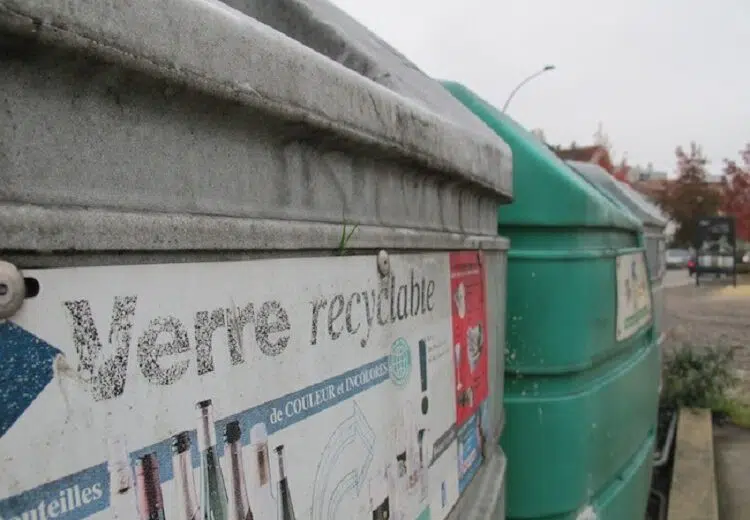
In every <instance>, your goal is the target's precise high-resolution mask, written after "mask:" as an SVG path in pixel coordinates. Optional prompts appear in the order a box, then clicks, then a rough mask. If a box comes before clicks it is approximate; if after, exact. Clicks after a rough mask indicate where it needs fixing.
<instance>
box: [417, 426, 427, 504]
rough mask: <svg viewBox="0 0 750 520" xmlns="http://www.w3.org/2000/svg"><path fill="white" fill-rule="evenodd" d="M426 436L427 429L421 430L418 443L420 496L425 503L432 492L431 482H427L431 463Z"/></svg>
mask: <svg viewBox="0 0 750 520" xmlns="http://www.w3.org/2000/svg"><path fill="white" fill-rule="evenodd" d="M426 434H427V430H426V429H425V428H420V430H419V432H418V433H417V442H418V443H419V479H418V480H419V485H420V488H419V495H420V499H421V501H423V502H424V501H425V500H427V495H428V494H429V492H430V490H429V481H428V480H427V477H428V472H429V465H430V461H429V459H428V451H427V447H428V446H427V440H426V439H425V436H426Z"/></svg>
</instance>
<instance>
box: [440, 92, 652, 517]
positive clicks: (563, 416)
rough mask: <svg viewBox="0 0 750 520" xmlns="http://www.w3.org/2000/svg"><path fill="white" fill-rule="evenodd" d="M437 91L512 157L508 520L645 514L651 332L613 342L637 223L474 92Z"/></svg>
mask: <svg viewBox="0 0 750 520" xmlns="http://www.w3.org/2000/svg"><path fill="white" fill-rule="evenodd" d="M443 86H444V87H445V88H446V89H448V90H449V91H450V92H451V93H452V94H453V95H454V96H455V97H456V98H457V99H458V100H459V101H461V102H462V103H463V104H464V105H465V106H466V107H467V108H469V109H470V110H471V111H472V112H474V114H475V115H477V116H478V117H479V118H480V119H481V120H483V121H484V122H485V123H486V124H487V125H488V126H489V127H491V128H492V129H493V130H494V131H495V132H496V133H497V134H498V135H499V136H500V137H502V138H503V140H505V142H507V143H508V145H509V146H510V147H511V149H512V151H513V182H514V187H513V194H514V202H513V204H511V205H509V206H504V207H503V208H502V209H500V211H499V214H498V228H499V233H500V234H501V235H503V236H506V237H508V238H510V241H511V249H510V254H509V259H508V271H507V275H508V278H507V280H508V285H507V298H508V300H507V309H506V316H505V318H503V319H506V327H507V329H506V338H507V345H506V351H505V401H504V402H505V409H506V421H505V426H504V431H503V436H502V438H501V444H502V446H503V449H504V450H505V452H506V454H507V456H508V474H507V479H508V480H507V515H508V518H513V519H522V518H524V519H526V518H528V519H532V518H534V519H545V520H552V519H571V520H575V519H581V518H586V519H588V518H596V519H597V520H637V519H640V518H643V517H644V515H645V511H646V504H647V501H648V494H649V487H650V482H651V465H652V456H653V455H652V454H653V449H654V441H655V430H656V418H657V407H658V384H659V353H658V348H657V346H656V344H655V337H654V336H655V335H654V329H653V324H652V322H649V323H648V324H646V325H644V326H643V327H642V328H641V329H640V330H638V331H636V332H635V333H634V334H632V335H631V336H630V337H628V338H627V339H625V340H623V341H621V342H618V341H617V340H616V334H615V329H616V321H617V318H616V312H617V284H616V257H617V256H618V255H622V254H627V253H633V252H643V251H644V239H643V227H642V224H641V222H640V221H639V220H638V219H636V218H635V217H634V216H633V215H632V214H631V213H630V212H627V211H624V210H623V208H622V206H620V205H618V204H616V203H615V202H614V201H613V200H612V199H611V198H609V197H607V196H605V195H603V194H602V193H601V192H600V191H599V190H598V189H597V188H596V187H595V186H594V185H593V184H591V183H590V182H589V181H587V180H586V179H584V178H583V177H581V176H580V175H579V174H578V173H576V172H574V171H573V170H572V169H571V168H569V167H568V166H567V165H566V164H565V163H564V162H562V161H561V160H560V159H559V158H557V156H555V155H554V153H552V151H550V150H549V149H548V148H547V147H546V146H545V145H544V144H543V143H542V142H541V141H539V140H538V139H537V138H536V137H535V136H534V135H533V134H531V133H530V132H527V131H526V130H525V129H523V128H521V127H520V126H519V125H517V124H516V123H515V122H514V121H512V120H511V119H510V118H508V117H507V116H505V115H504V114H502V113H501V112H500V111H498V110H497V109H495V108H494V107H492V106H491V105H489V104H488V103H487V102H485V101H483V100H482V99H480V98H479V97H478V96H476V95H475V94H474V93H472V92H471V91H470V90H468V89H467V88H465V87H463V86H462V85H459V84H457V83H453V82H444V83H443ZM582 513H583V514H582ZM586 513H589V514H586ZM579 515H580V516H579Z"/></svg>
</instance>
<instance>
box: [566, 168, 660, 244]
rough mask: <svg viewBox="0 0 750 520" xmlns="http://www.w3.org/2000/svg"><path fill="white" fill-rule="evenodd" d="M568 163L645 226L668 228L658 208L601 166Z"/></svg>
mask: <svg viewBox="0 0 750 520" xmlns="http://www.w3.org/2000/svg"><path fill="white" fill-rule="evenodd" d="M566 162H567V163H568V165H570V166H571V167H572V168H573V169H574V170H575V171H577V172H578V173H580V174H581V175H582V176H583V177H585V178H586V179H587V180H588V181H589V182H591V183H592V184H594V185H596V186H598V187H599V188H600V189H602V190H604V191H605V192H606V193H609V194H610V195H611V196H613V197H614V198H615V199H616V200H617V201H618V202H620V204H622V205H623V206H625V207H626V208H627V209H628V210H629V211H630V212H631V213H632V214H633V215H635V216H636V217H637V218H638V219H640V220H641V222H643V225H644V226H649V227H652V228H662V229H663V228H664V227H666V225H667V220H666V218H665V217H664V216H663V215H662V214H661V212H660V211H659V209H658V208H656V207H655V206H654V205H653V204H650V203H649V202H647V201H646V200H645V199H644V198H643V197H642V196H640V194H639V193H638V192H637V191H635V190H634V189H633V188H631V187H630V186H628V185H627V184H625V183H623V182H620V181H618V180H617V179H615V178H614V177H612V176H611V175H610V174H609V173H607V171H606V170H604V169H603V168H602V167H601V166H598V165H596V164H591V163H586V162H580V161H566Z"/></svg>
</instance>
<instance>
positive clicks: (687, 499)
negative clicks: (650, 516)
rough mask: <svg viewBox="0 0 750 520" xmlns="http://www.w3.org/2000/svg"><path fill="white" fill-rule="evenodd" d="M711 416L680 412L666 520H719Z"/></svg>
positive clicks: (686, 410) (695, 411) (706, 411)
mask: <svg viewBox="0 0 750 520" xmlns="http://www.w3.org/2000/svg"><path fill="white" fill-rule="evenodd" d="M718 518H719V508H718V500H717V496H716V474H715V471H714V443H713V427H712V425H711V412H710V411H708V410H688V409H681V410H680V417H679V420H678V423H677V439H676V445H675V459H674V469H673V472H672V489H671V492H670V496H669V511H668V513H667V520H718Z"/></svg>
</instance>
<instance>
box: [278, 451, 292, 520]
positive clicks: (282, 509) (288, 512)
mask: <svg viewBox="0 0 750 520" xmlns="http://www.w3.org/2000/svg"><path fill="white" fill-rule="evenodd" d="M276 455H277V456H278V458H279V492H278V494H277V497H278V502H279V505H278V506H279V507H278V516H277V517H276V518H277V520H295V516H294V506H293V505H292V495H291V493H290V492H289V482H288V481H287V479H286V470H285V469H284V445H283V444H282V445H280V446H276Z"/></svg>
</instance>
